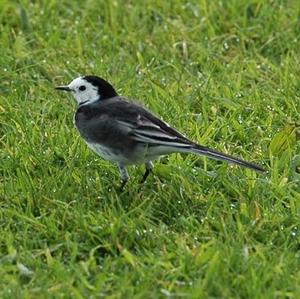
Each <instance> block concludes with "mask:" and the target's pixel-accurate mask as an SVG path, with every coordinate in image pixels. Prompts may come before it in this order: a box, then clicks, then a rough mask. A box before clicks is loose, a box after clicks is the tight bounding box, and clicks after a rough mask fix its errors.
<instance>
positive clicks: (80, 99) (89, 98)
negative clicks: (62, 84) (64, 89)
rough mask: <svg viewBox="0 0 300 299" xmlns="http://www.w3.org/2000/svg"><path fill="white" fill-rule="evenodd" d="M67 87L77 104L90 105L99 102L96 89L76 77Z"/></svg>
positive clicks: (81, 78)
mask: <svg viewBox="0 0 300 299" xmlns="http://www.w3.org/2000/svg"><path fill="white" fill-rule="evenodd" d="M68 87H69V88H70V89H71V91H72V93H73V95H74V97H75V99H76V101H77V103H78V104H82V103H92V102H95V101H97V100H99V97H100V96H99V94H98V88H97V87H96V86H94V85H92V84H91V83H90V82H88V81H86V80H84V79H83V77H78V78H76V79H74V80H73V81H72V82H71V83H70V84H69V85H68Z"/></svg>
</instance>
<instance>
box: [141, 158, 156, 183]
mask: <svg viewBox="0 0 300 299" xmlns="http://www.w3.org/2000/svg"><path fill="white" fill-rule="evenodd" d="M145 166H146V171H145V173H144V175H143V178H142V180H141V184H143V183H145V181H146V179H147V177H148V175H149V174H150V173H151V171H152V169H153V163H152V162H151V161H148V162H146V164H145Z"/></svg>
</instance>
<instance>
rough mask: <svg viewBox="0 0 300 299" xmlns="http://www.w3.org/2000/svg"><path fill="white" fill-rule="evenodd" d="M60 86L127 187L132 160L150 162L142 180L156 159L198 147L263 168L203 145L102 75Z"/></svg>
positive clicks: (81, 126) (84, 132)
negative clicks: (116, 165)
mask: <svg viewBox="0 0 300 299" xmlns="http://www.w3.org/2000/svg"><path fill="white" fill-rule="evenodd" d="M56 89H59V90H65V91H69V92H72V94H73V95H74V97H75V99H76V101H77V103H78V109H77V111H76V114H75V124H76V127H77V129H78V130H79V132H80V134H81V136H82V137H83V139H84V140H85V142H86V143H87V145H88V146H89V147H90V148H91V149H92V150H93V151H95V152H96V153H97V154H98V155H100V156H101V157H102V158H104V159H106V160H109V161H112V162H115V163H117V164H118V166H119V170H120V173H121V178H122V186H121V188H123V187H124V185H125V184H126V182H127V181H128V179H129V175H128V172H127V168H126V167H127V166H128V165H132V164H142V163H145V165H146V172H145V174H144V176H143V179H142V182H144V181H145V180H146V178H147V177H148V175H149V174H150V172H151V170H152V168H153V163H152V161H153V160H155V159H157V158H158V157H159V156H162V155H167V154H171V153H194V154H200V155H204V156H207V157H209V158H213V159H216V160H222V161H226V162H230V163H234V164H238V165H240V166H243V167H247V168H250V169H253V170H256V171H264V169H263V168H262V167H260V166H258V165H256V164H254V163H250V162H246V161H244V160H241V159H239V158H235V157H232V156H229V155H226V154H223V153H220V152H218V151H215V150H212V149H209V148H207V147H205V146H202V145H199V144H197V143H195V142H193V141H191V140H189V139H187V138H186V137H184V136H183V135H182V134H180V133H179V132H177V131H176V130H175V129H173V128H172V127H170V126H169V125H168V124H167V123H165V122H164V121H162V120H161V119H159V118H158V117H156V116H155V115H153V114H152V113H151V112H150V111H148V110H146V109H145V108H144V107H142V106H141V105H139V104H137V103H134V102H132V101H130V100H128V99H127V98H125V97H122V96H119V95H118V93H117V92H116V90H115V89H114V88H113V86H112V85H111V84H109V83H108V82H107V81H105V80H104V79H102V78H99V77H97V76H82V77H79V78H76V79H74V80H73V81H72V82H71V83H70V84H69V85H65V86H57V87H56Z"/></svg>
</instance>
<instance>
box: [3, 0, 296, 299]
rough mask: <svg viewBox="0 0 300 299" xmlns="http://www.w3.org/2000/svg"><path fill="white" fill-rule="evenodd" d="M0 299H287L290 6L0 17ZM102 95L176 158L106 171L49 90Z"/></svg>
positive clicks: (7, 7) (113, 8)
mask: <svg viewBox="0 0 300 299" xmlns="http://www.w3.org/2000/svg"><path fill="white" fill-rule="evenodd" d="M0 20H1V23H0V48H1V55H0V65H1V67H0V76H1V87H0V174H1V177H0V204H1V210H0V277H1V278H0V298H245V299H246V298H300V253H299V249H300V232H299V231H300V223H299V219H300V218H299V217H300V215H299V214H300V195H299V190H300V187H299V185H300V173H299V165H300V154H299V148H300V146H299V145H300V144H299V127H297V126H299V112H300V104H299V103H300V96H299V94H300V84H299V82H300V81H299V80H300V50H299V43H300V27H299V20H300V6H299V1H296V0H294V1H293V0H291V1H279V0H278V1H263V0H251V1H245V0H244V1H237V0H230V1H225V0H224V1H205V0H199V1H190V2H184V1H179V0H177V1H154V0H153V1H95V0H89V1H55V0H53V1H20V2H17V1H8V0H2V1H1V2H0ZM79 74H97V75H100V76H102V77H104V78H106V79H108V80H109V81H110V82H111V83H112V84H113V85H114V86H115V87H116V88H117V90H118V91H119V93H120V94H122V95H125V96H127V97H130V98H134V99H139V100H140V101H141V102H143V103H144V104H145V105H146V106H147V107H149V108H151V109H152V110H153V111H155V113H156V114H158V115H160V116H162V117H163V118H164V119H165V120H167V121H168V122H169V123H171V124H172V125H174V126H175V127H177V128H178V129H179V130H180V131H181V132H183V133H185V134H186V135H187V136H189V137H190V138H191V139H193V140H195V141H198V142H199V143H202V144H205V145H208V146H210V147H213V148H216V149H218V150H221V151H224V152H227V153H230V154H233V155H235V156H239V157H243V158H244V159H247V160H249V161H253V162H256V163H258V164H262V165H264V166H265V167H266V168H267V169H268V173H267V174H262V175H261V174H256V173H254V172H252V171H250V170H246V169H241V168H239V167H231V166H229V165H227V164H225V163H217V162H215V161H211V160H207V159H203V158H201V157H197V156H193V155H189V156H187V155H184V156H180V155H172V156H170V157H169V158H163V159H161V161H160V162H157V163H156V167H155V171H154V175H153V176H151V177H149V179H148V180H147V182H146V184H145V185H144V186H143V187H142V188H141V190H139V188H140V186H139V183H138V181H139V180H140V178H141V175H142V173H143V167H132V168H131V169H130V174H131V181H130V183H129V184H128V186H127V188H126V190H125V192H123V193H122V194H118V192H116V191H115V188H114V186H116V185H118V183H119V174H118V170H117V168H116V167H115V166H114V165H112V164H110V163H109V162H107V161H103V160H102V159H101V158H99V157H97V156H96V155H94V154H93V153H92V152H91V151H90V150H89V149H88V148H87V147H86V145H85V144H84V142H83V141H82V140H81V138H80V137H79V135H78V132H77V131H76V129H75V128H74V126H73V113H74V110H75V104H74V101H73V100H72V99H71V98H70V97H68V95H66V94H61V93H58V92H57V91H56V90H54V89H53V86H54V85H55V84H63V83H68V82H69V81H71V80H72V79H73V78H74V77H76V76H78V75H79Z"/></svg>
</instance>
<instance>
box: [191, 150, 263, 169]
mask: <svg viewBox="0 0 300 299" xmlns="http://www.w3.org/2000/svg"><path fill="white" fill-rule="evenodd" d="M189 151H190V152H193V153H195V154H200V155H204V156H207V157H209V158H212V159H215V160H221V161H226V162H229V163H234V164H237V165H240V166H243V167H246V168H250V169H253V170H255V171H266V170H265V169H264V168H262V167H261V166H259V165H257V164H254V163H251V162H247V161H244V160H242V159H239V158H235V157H232V156H229V155H226V154H223V153H220V152H218V151H215V150H212V149H210V148H207V147H205V146H201V145H197V144H195V145H193V147H192V148H190V149H189Z"/></svg>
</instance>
